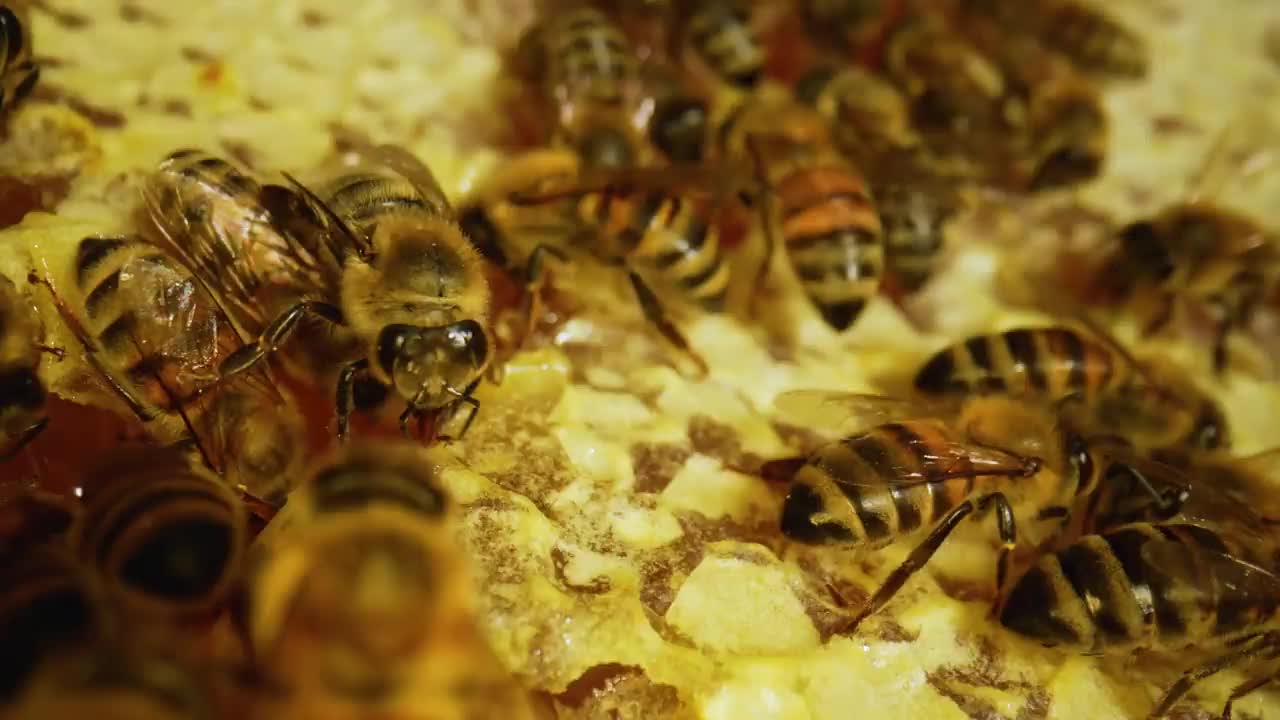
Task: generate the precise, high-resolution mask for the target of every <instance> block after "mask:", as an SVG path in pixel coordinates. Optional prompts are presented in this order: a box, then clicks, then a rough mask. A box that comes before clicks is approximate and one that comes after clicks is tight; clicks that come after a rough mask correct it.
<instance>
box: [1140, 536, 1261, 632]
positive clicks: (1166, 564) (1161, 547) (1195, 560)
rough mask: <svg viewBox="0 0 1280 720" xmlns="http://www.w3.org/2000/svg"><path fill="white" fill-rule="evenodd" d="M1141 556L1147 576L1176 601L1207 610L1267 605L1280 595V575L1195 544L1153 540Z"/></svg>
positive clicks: (1145, 544) (1170, 598)
mask: <svg viewBox="0 0 1280 720" xmlns="http://www.w3.org/2000/svg"><path fill="white" fill-rule="evenodd" d="M1141 555H1142V560H1143V561H1144V563H1145V565H1146V568H1147V571H1148V572H1149V573H1151V576H1150V577H1149V578H1148V579H1149V580H1150V581H1153V583H1152V584H1158V585H1159V591H1160V592H1161V593H1162V595H1163V596H1164V597H1165V598H1167V599H1168V600H1171V601H1173V602H1174V603H1175V604H1182V605H1185V604H1187V603H1192V604H1195V605H1196V606H1198V607H1200V608H1201V609H1202V610H1204V611H1206V613H1208V612H1212V611H1214V610H1216V609H1217V608H1220V607H1222V606H1223V605H1224V604H1227V603H1230V604H1231V605H1232V606H1235V607H1239V606H1245V607H1248V606H1251V605H1255V606H1259V607H1266V606H1267V605H1268V604H1270V603H1271V601H1272V600H1273V599H1274V598H1275V597H1277V596H1280V577H1277V576H1276V575H1275V574H1273V573H1272V572H1271V571H1269V570H1266V569H1265V568H1262V567H1259V566H1258V565H1255V564H1253V563H1251V562H1248V561H1246V560H1244V559H1242V558H1239V557H1235V556H1233V555H1230V554H1228V553H1226V552H1221V551H1219V550H1217V549H1214V548H1209V547H1206V546H1204V545H1201V544H1198V543H1190V544H1189V543H1187V542H1182V541H1179V540H1174V539H1152V540H1148V541H1147V542H1145V543H1144V544H1143V545H1142V550H1141ZM1260 619H1263V618H1260Z"/></svg>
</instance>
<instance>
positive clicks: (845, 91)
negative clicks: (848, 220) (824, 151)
mask: <svg viewBox="0 0 1280 720" xmlns="http://www.w3.org/2000/svg"><path fill="white" fill-rule="evenodd" d="M795 92H796V97H797V99H799V100H800V101H801V102H803V103H805V104H807V105H810V106H812V107H813V108H815V109H816V110H817V111H818V112H819V113H820V114H821V115H822V116H823V117H824V118H826V120H827V122H828V123H829V124H830V125H831V129H832V136H833V139H834V142H835V143H836V144H837V145H838V146H839V147H840V149H841V150H843V151H844V152H845V153H846V154H848V155H849V156H850V157H852V158H853V159H854V160H855V161H856V162H858V163H859V164H861V165H864V166H869V167H878V166H879V165H880V164H881V163H880V160H881V159H882V158H885V157H886V156H896V155H899V154H901V153H908V152H913V151H915V150H917V149H918V148H919V147H920V145H921V142H922V141H921V138H920V136H919V134H918V133H917V132H916V130H915V127H914V125H913V123H912V120H911V109H910V107H909V105H908V102H907V98H906V96H905V95H903V93H902V91H901V90H899V89H898V88H897V87H895V86H894V85H893V84H892V83H891V82H889V81H888V80H886V79H884V78H883V77H881V76H880V75H877V74H875V73H872V72H871V71H869V70H866V69H864V68H860V67H855V66H835V65H819V66H817V67H815V68H813V69H812V70H810V71H809V72H808V73H806V74H805V75H804V76H802V77H801V78H800V79H799V80H798V81H797V82H796V88H795Z"/></svg>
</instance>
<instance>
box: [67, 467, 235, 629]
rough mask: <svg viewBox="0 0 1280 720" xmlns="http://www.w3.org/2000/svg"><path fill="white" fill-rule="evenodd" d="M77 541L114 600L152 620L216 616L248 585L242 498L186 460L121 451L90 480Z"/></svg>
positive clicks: (76, 530)
mask: <svg viewBox="0 0 1280 720" xmlns="http://www.w3.org/2000/svg"><path fill="white" fill-rule="evenodd" d="M84 487H85V496H84V512H83V513H82V514H81V516H80V518H79V519H78V521H77V523H76V525H75V527H74V528H73V529H72V544H73V546H74V547H75V548H76V550H77V552H78V553H79V555H80V557H81V558H82V559H83V560H84V562H85V563H86V565H87V566H88V567H91V568H93V570H94V572H95V574H96V575H97V577H99V578H100V581H101V584H102V587H103V589H104V591H105V593H106V594H107V595H108V597H110V598H111V599H112V600H113V601H115V602H117V603H119V604H120V605H121V606H122V607H124V608H126V609H127V610H128V611H129V612H131V613H137V614H138V615H139V616H140V617H146V618H148V619H152V620H154V619H157V618H160V619H166V620H174V621H185V620H193V619H208V618H209V617H211V616H212V613H214V612H216V611H217V610H219V609H220V608H221V607H222V605H223V603H224V602H225V601H226V600H227V599H228V598H229V597H230V594H231V591H232V589H233V588H234V587H235V585H236V583H237V582H238V581H239V573H240V569H241V561H242V559H243V556H244V551H245V546H246V544H247V540H248V538H247V531H246V518H245V510H244V505H243V504H242V503H241V501H240V498H239V497H238V496H237V495H236V494H235V492H233V491H232V490H231V489H230V488H229V487H227V485H226V484H225V483H223V482H220V481H219V480H218V479H217V478H216V477H214V476H213V475H212V474H210V473H209V472H207V471H206V470H204V469H203V468H200V467H197V466H195V465H193V464H192V463H191V462H190V460H189V459H188V458H187V457H186V456H184V455H183V454H180V453H177V452H172V451H164V450H145V451H133V452H123V451H122V452H121V453H120V454H119V455H117V456H114V457H112V458H109V459H108V460H105V461H103V463H102V464H101V466H100V467H99V468H97V469H96V470H95V471H94V473H93V474H92V475H91V477H89V478H88V479H87V480H86V482H85V483H84Z"/></svg>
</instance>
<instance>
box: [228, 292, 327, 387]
mask: <svg viewBox="0 0 1280 720" xmlns="http://www.w3.org/2000/svg"><path fill="white" fill-rule="evenodd" d="M308 314H310V315H316V316H318V317H322V318H324V319H325V320H328V321H329V322H331V323H333V324H334V325H341V324H342V311H341V310H339V309H338V308H337V307H336V306H334V305H331V304H329V303H326V302H319V301H317V300H303V301H302V302H300V303H298V304H296V305H294V306H293V307H291V308H289V309H287V310H285V311H284V312H282V313H280V314H279V315H278V316H277V317H276V319H275V320H272V321H271V324H269V325H267V327H266V329H265V330H263V331H262V334H261V335H260V336H258V340H257V341H256V342H251V343H248V344H247V345H244V346H242V347H240V348H238V349H237V350H236V351H235V352H233V353H231V354H230V355H228V356H227V357H226V359H225V360H223V361H222V364H221V365H219V366H218V372H219V374H220V375H221V376H222V377H223V378H226V377H230V376H231V375H235V374H236V373H239V372H243V371H245V370H248V369H249V368H251V367H253V366H254V365H256V364H257V363H258V361H259V360H261V359H263V358H264V357H266V356H267V355H269V354H270V353H273V352H275V351H276V350H278V349H280V345H282V344H283V343H284V341H285V340H287V339H288V338H289V335H290V334H291V333H292V332H293V331H294V329H295V328H297V327H298V322H299V321H301V320H302V318H303V317H306V316H307V315H308Z"/></svg>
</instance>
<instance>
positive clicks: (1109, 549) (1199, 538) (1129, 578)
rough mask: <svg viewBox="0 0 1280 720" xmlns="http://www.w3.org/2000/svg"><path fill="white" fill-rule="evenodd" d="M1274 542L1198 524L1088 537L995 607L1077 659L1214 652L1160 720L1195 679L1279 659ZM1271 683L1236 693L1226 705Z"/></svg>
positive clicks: (1041, 565) (1046, 559)
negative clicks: (1216, 652)
mask: <svg viewBox="0 0 1280 720" xmlns="http://www.w3.org/2000/svg"><path fill="white" fill-rule="evenodd" d="M1274 547H1275V544H1274V540H1273V539H1272V538H1261V537H1255V536H1250V535H1243V536H1241V535H1238V534H1233V533H1232V532H1230V531H1227V532H1224V531H1220V530H1215V529H1210V527H1206V526H1204V525H1201V524H1193V523H1185V522H1169V523H1159V524H1149V523H1135V524H1130V525H1124V526H1120V527H1117V528H1114V529H1110V530H1107V531H1105V532H1103V533H1101V534H1095V535H1087V536H1085V537H1083V538H1081V539H1079V540H1078V541H1076V542H1075V543H1072V544H1071V545H1069V546H1067V547H1066V548H1064V549H1062V550H1060V551H1058V552H1056V553H1052V554H1048V555H1045V556H1043V557H1041V558H1040V560H1039V561H1038V562H1037V563H1036V564H1035V566H1034V567H1032V568H1031V569H1030V570H1028V571H1027V572H1026V574H1024V575H1023V576H1022V577H1021V578H1019V579H1018V580H1017V582H1016V583H1015V584H1014V585H1013V586H1012V588H1011V589H1010V591H1009V594H1008V596H1007V597H1006V598H1005V599H1004V602H1003V605H1002V607H1001V609H1000V622H1001V623H1002V624H1003V625H1004V626H1005V627H1007V628H1009V629H1010V630H1012V631H1014V632H1016V633H1018V634H1020V635H1023V636H1025V637H1028V638H1031V639H1033V640H1036V641H1039V642H1041V643H1044V644H1046V645H1055V646H1061V647H1064V648H1068V649H1070V650H1074V651H1078V652H1089V653H1126V652H1130V651H1132V650H1134V649H1137V648H1145V649H1154V650H1164V651H1180V650H1183V649H1184V648H1187V647H1206V646H1213V647H1220V648H1223V653H1222V654H1221V655H1220V656H1219V657H1217V658H1215V659H1213V660H1210V661H1209V662H1207V663H1205V664H1204V665H1202V666H1199V667H1196V668H1193V669H1191V670H1188V671H1187V672H1186V673H1185V674H1184V675H1183V676H1182V678H1181V679H1180V680H1179V681H1178V682H1177V683H1175V684H1174V685H1173V686H1172V687H1170V688H1169V689H1168V690H1167V691H1166V692H1165V693H1164V695H1163V696H1162V697H1161V698H1160V700H1159V701H1158V702H1157V704H1156V707H1155V709H1154V710H1153V711H1152V713H1151V717H1162V716H1164V715H1165V714H1166V713H1167V712H1168V711H1169V710H1171V709H1172V707H1173V705H1174V704H1175V703H1176V702H1177V701H1178V699H1179V698H1181V697H1182V696H1183V695H1184V694H1185V693H1186V692H1187V691H1188V690H1190V689H1191V687H1192V686H1193V685H1194V683H1196V682H1197V681H1199V680H1201V679H1203V678H1204V677H1206V676H1208V675H1209V674H1212V673H1214V672H1217V671H1218V670H1222V669H1224V668H1226V667H1229V666H1232V665H1235V664H1240V663H1243V662H1245V661H1247V660H1249V659H1252V658H1262V657H1274V656H1275V655H1276V654H1277V652H1280V631H1277V630H1276V627H1277V611H1278V610H1280V577H1277V576H1276V575H1274V574H1273V573H1272V571H1271V570H1269V569H1268V568H1272V567H1274V566H1275V558H1274V556H1268V555H1267V554H1266V552H1267V551H1269V550H1273V549H1274ZM1272 679H1274V676H1272V675H1267V676H1263V677H1261V678H1257V679H1255V680H1250V681H1248V682H1246V683H1244V684H1243V685H1241V686H1239V687H1238V688H1236V690H1235V691H1233V692H1232V693H1231V695H1230V697H1229V699H1228V701H1227V707H1226V708H1225V709H1224V713H1223V717H1230V716H1231V705H1232V703H1233V702H1234V701H1235V700H1236V699H1238V698H1239V697H1241V696H1242V695H1244V694H1246V693H1249V692H1252V691H1253V690H1255V689H1257V688H1258V687H1260V686H1261V685H1262V684H1265V682H1267V681H1270V680H1272Z"/></svg>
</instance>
